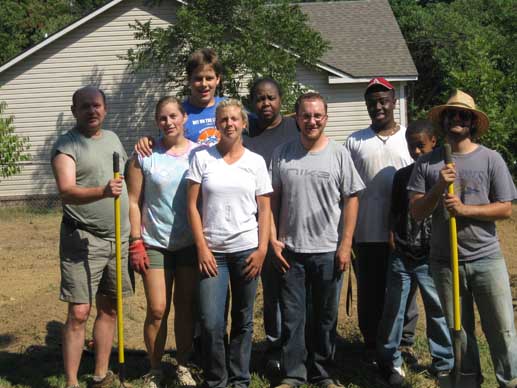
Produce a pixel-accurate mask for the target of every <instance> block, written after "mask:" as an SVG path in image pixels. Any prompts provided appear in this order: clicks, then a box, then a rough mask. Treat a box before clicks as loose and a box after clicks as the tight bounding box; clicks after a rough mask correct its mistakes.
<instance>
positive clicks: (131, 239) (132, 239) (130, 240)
mask: <svg viewBox="0 0 517 388" xmlns="http://www.w3.org/2000/svg"><path fill="white" fill-rule="evenodd" d="M138 240H143V239H142V236H140V237H132V236H129V243H133V242H135V241H138Z"/></svg>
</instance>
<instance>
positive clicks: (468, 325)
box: [408, 90, 517, 388]
mask: <svg viewBox="0 0 517 388" xmlns="http://www.w3.org/2000/svg"><path fill="white" fill-rule="evenodd" d="M429 119H430V120H431V121H433V122H434V123H435V124H436V126H437V127H438V128H440V129H441V130H442V131H443V135H445V139H446V141H447V142H448V143H449V144H450V146H451V149H452V158H453V162H454V163H453V165H445V164H444V162H443V159H444V157H443V151H442V149H443V148H442V147H440V148H438V149H436V150H434V151H433V152H432V153H430V154H427V155H424V156H423V157H421V158H420V160H419V161H418V162H417V163H416V166H415V169H414V170H413V175H412V177H411V179H410V181H409V185H408V190H410V192H411V213H412V215H413V216H414V217H415V218H416V219H423V218H424V217H426V216H428V215H429V214H431V213H432V215H433V218H432V220H433V223H432V235H431V253H430V257H431V272H432V275H433V278H434V280H435V283H436V288H437V289H438V293H439V296H440V299H441V302H442V306H443V308H444V313H445V316H446V318H447V321H448V323H449V327H452V323H453V299H452V276H451V269H450V246H449V236H448V233H449V227H448V216H449V213H450V214H451V215H454V216H455V217H456V222H457V233H458V257H459V273H460V295H461V316H462V320H463V322H462V326H463V332H462V352H463V357H462V359H463V361H462V372H464V373H477V375H478V378H479V380H478V381H479V384H481V382H482V374H481V368H480V361H479V351H478V347H477V343H476V334H475V316H474V302H476V305H477V308H478V311H479V315H480V318H481V326H482V329H483V332H484V333H485V336H486V338H487V341H488V345H489V348H490V354H491V357H492V362H493V364H494V369H495V374H496V379H497V382H498V383H499V386H500V387H513V388H515V387H517V335H516V331H515V324H514V314H513V306H512V294H511V289H510V282H509V278H508V271H507V269H506V264H505V261H504V258H503V255H502V253H501V249H500V246H499V241H498V238H497V234H496V226H495V221H497V220H501V219H505V218H508V217H510V215H511V213H512V200H514V199H516V198H517V190H516V188H515V185H514V183H513V181H512V177H511V175H510V172H509V171H508V167H507V166H506V164H505V162H504V160H503V159H502V157H501V155H499V153H497V152H496V151H494V150H491V149H488V148H486V147H484V146H482V145H480V144H478V143H476V140H477V138H479V137H480V136H482V135H483V134H484V133H485V132H486V131H487V130H488V127H489V121H488V117H487V116H486V114H485V113H483V112H481V111H480V110H478V109H477V108H476V104H475V102H474V99H473V98H472V97H471V96H469V95H468V94H466V93H464V92H462V91H461V90H457V91H456V92H454V94H453V95H452V96H451V97H450V98H449V100H448V101H447V103H446V104H445V105H440V106H436V107H434V108H433V109H431V111H430V112H429ZM449 183H454V192H455V193H456V194H455V195H454V194H448V193H446V192H447V186H448V185H449Z"/></svg>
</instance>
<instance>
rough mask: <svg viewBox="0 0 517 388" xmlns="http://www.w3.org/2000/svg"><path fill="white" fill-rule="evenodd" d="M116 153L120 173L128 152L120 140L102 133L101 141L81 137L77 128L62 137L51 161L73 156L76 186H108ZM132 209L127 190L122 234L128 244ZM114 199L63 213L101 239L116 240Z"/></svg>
mask: <svg viewBox="0 0 517 388" xmlns="http://www.w3.org/2000/svg"><path fill="white" fill-rule="evenodd" d="M113 152H118V153H119V155H120V169H121V173H123V171H124V166H125V163H126V161H127V155H126V151H125V150H124V147H123V146H122V144H121V143H120V140H119V138H118V136H117V135H116V134H115V133H113V132H111V131H106V130H102V135H101V136H100V137H96V138H91V137H86V136H84V135H82V134H81V133H80V132H79V131H77V130H76V129H75V128H74V129H72V130H70V131H68V132H67V133H65V134H63V135H61V136H59V138H58V139H57V141H56V143H55V144H54V147H53V148H52V154H51V160H52V159H53V158H54V156H55V155H56V154H57V153H63V154H66V155H68V156H70V157H71V158H72V159H73V160H74V162H75V169H76V170H75V179H76V184H77V186H82V187H98V186H105V185H106V184H107V183H108V181H109V180H110V179H111V178H113ZM128 209H129V207H128V196H127V189H126V185H125V183H124V190H123V192H122V195H121V196H120V221H121V225H120V234H121V236H122V240H123V241H126V240H127V239H128V236H129V210H128ZM114 212H115V210H114V199H113V198H104V199H100V200H98V201H95V202H92V203H88V204H83V205H71V204H64V205H63V213H64V214H65V215H66V216H68V217H70V218H72V219H74V220H75V221H78V222H79V223H81V224H83V225H84V226H85V228H86V229H87V230H88V231H89V232H91V233H92V234H95V235H96V236H98V237H101V238H104V239H106V240H115V213H114Z"/></svg>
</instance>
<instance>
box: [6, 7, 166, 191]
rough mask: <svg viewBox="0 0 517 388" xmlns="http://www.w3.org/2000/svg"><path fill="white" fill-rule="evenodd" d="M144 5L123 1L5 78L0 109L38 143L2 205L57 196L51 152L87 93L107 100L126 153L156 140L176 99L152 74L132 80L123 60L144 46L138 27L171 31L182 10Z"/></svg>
mask: <svg viewBox="0 0 517 388" xmlns="http://www.w3.org/2000/svg"><path fill="white" fill-rule="evenodd" d="M142 3H143V2H142V1H140V0H131V1H123V2H121V3H120V4H118V5H116V6H114V7H113V8H111V9H109V10H107V11H106V12H104V13H102V14H100V15H98V16H97V17H95V18H93V19H92V20H90V21H88V22H86V23H85V24H83V25H82V26H80V27H78V28H76V29H75V30H72V31H70V32H69V33H67V34H65V35H64V36H63V37H61V38H59V39H57V40H56V41H54V42H52V43H51V44H49V45H48V46H46V47H44V48H42V49H40V50H39V51H37V52H35V53H34V54H32V55H30V56H29V57H27V58H26V59H24V60H22V61H21V62H19V63H17V64H15V65H14V66H13V67H12V68H10V69H7V70H6V71H4V72H3V73H2V74H0V101H6V102H7V103H8V109H7V111H6V114H7V115H13V116H14V126H15V127H16V133H17V134H19V135H21V136H28V137H29V138H30V154H31V156H32V159H31V161H30V162H26V163H24V164H23V171H22V173H21V174H19V175H17V176H14V177H11V178H9V179H5V180H1V181H0V200H1V199H7V198H19V197H23V196H27V195H31V196H34V195H46V194H49V193H55V192H56V188H55V183H54V179H53V176H52V171H51V168H50V163H49V156H50V150H51V147H52V144H53V143H54V141H55V140H56V138H57V136H58V135H59V134H61V133H63V132H66V131H67V130H69V129H70V128H71V127H72V125H73V123H74V119H73V116H72V114H71V112H70V104H71V96H72V94H73V92H74V91H75V90H76V89H78V88H79V87H81V86H83V85H87V84H94V85H98V86H100V87H101V88H102V89H103V90H104V91H105V92H106V95H107V99H108V115H107V118H106V121H105V128H106V129H111V130H113V131H115V132H116V133H117V134H118V135H119V137H120V138H121V140H122V141H123V143H124V145H125V147H126V150H128V151H129V150H130V149H131V148H132V145H133V144H134V141H135V140H136V139H137V138H138V137H139V136H141V135H142V134H149V133H154V132H155V130H154V129H153V128H154V124H153V119H152V115H153V110H154V105H155V103H156V100H157V98H158V96H161V95H164V94H169V93H171V91H170V90H166V87H165V86H164V85H163V83H161V82H160V81H159V80H158V79H156V78H154V77H153V75H152V74H146V73H140V74H138V75H134V74H131V72H130V71H129V70H128V68H127V61H125V60H123V59H120V56H121V55H124V54H126V53H127V50H128V49H129V48H131V47H135V44H136V43H137V41H135V40H134V39H133V32H134V31H133V30H132V29H130V27H129V24H130V23H134V21H135V20H136V19H138V20H139V21H141V22H145V21H147V20H149V19H152V21H153V25H155V26H167V25H168V24H169V23H172V22H173V21H174V18H175V9H174V7H173V6H171V3H174V2H169V1H167V2H163V3H162V4H163V5H162V6H157V7H153V8H148V7H145V6H143V5H142Z"/></svg>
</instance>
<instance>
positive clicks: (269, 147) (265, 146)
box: [243, 116, 299, 166]
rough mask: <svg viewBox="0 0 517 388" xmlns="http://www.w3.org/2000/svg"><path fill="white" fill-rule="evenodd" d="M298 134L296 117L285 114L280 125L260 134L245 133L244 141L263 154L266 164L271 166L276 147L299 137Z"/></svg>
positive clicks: (251, 149) (248, 146)
mask: <svg viewBox="0 0 517 388" xmlns="http://www.w3.org/2000/svg"><path fill="white" fill-rule="evenodd" d="M298 136H299V132H298V127H297V126H296V121H295V119H294V117H285V116H284V117H282V121H281V122H280V124H278V126H276V127H274V128H269V129H266V130H264V132H262V133H261V134H260V135H257V136H254V137H249V136H246V135H245V136H243V141H244V146H245V147H246V148H248V149H249V150H250V151H253V152H255V153H257V154H259V155H260V156H262V157H263V158H264V160H265V161H266V166H269V163H271V156H272V155H273V151H274V150H275V148H276V147H278V146H279V145H282V144H284V143H287V142H288V141H291V140H294V139H297V138H298Z"/></svg>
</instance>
